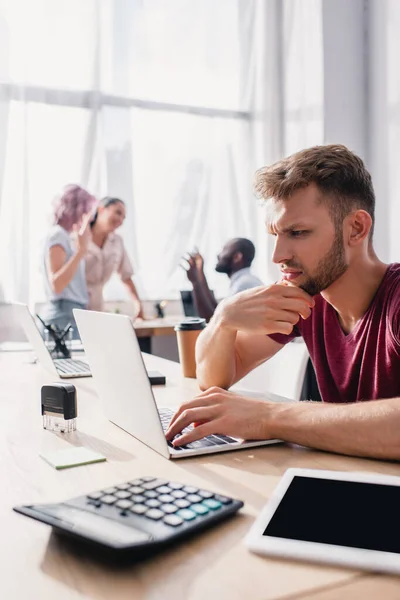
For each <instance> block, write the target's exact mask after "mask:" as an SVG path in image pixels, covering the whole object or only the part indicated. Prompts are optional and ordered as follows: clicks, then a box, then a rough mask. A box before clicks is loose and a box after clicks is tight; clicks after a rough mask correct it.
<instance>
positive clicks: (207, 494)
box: [198, 490, 214, 498]
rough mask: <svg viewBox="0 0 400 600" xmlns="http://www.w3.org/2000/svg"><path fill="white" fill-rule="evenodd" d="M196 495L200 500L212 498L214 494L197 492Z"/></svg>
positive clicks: (206, 491) (203, 491) (204, 491)
mask: <svg viewBox="0 0 400 600" xmlns="http://www.w3.org/2000/svg"><path fill="white" fill-rule="evenodd" d="M198 494H199V496H201V497H202V498H213V496H214V494H213V493H212V492H209V491H208V490H199V491H198Z"/></svg>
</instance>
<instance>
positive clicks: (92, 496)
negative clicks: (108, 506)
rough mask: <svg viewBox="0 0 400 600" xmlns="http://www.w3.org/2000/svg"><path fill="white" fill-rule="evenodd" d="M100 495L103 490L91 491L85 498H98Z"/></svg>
mask: <svg viewBox="0 0 400 600" xmlns="http://www.w3.org/2000/svg"><path fill="white" fill-rule="evenodd" d="M102 496H103V492H92V493H91V494H88V495H87V498H89V500H99V499H100V498H101V497H102Z"/></svg>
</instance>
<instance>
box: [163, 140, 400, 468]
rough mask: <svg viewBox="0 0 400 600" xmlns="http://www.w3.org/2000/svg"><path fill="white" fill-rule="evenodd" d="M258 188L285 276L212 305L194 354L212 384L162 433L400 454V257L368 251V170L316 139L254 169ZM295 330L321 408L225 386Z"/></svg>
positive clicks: (202, 376) (202, 378)
mask: <svg viewBox="0 0 400 600" xmlns="http://www.w3.org/2000/svg"><path fill="white" fill-rule="evenodd" d="M256 191H257V193H258V195H259V196H260V197H261V198H263V199H264V200H265V202H266V208H267V211H266V215H267V217H266V224H267V228H268V231H269V233H270V234H272V235H273V236H275V250H274V254H273V261H274V262H275V263H276V264H277V265H279V267H280V270H281V273H282V278H281V280H280V281H279V282H278V283H277V284H274V285H271V286H269V287H258V288H254V289H252V290H248V291H245V292H242V293H240V294H238V295H236V296H234V297H232V298H227V299H226V300H224V301H223V302H221V304H219V305H218V307H217V310H216V312H215V313H214V316H213V318H212V319H211V321H210V323H209V325H208V327H207V328H206V329H205V330H204V332H202V334H201V335H200V337H199V340H198V344H197V349H196V353H197V377H198V381H199V383H200V386H201V388H202V389H205V390H207V391H205V392H204V393H202V394H200V395H199V396H198V397H197V398H195V399H194V400H191V401H189V402H185V403H184V404H183V405H182V406H181V408H180V409H179V410H178V412H177V413H176V414H175V416H174V417H173V419H172V421H171V424H170V427H169V430H168V431H167V438H168V439H172V438H173V437H174V436H175V435H176V434H177V433H179V432H181V431H182V430H183V429H184V428H185V427H186V426H187V425H189V424H190V423H195V424H196V427H195V428H194V429H193V430H192V431H190V432H188V433H185V434H183V435H181V436H180V437H179V438H178V439H177V440H174V444H175V445H180V444H186V443H189V442H191V441H194V440H197V439H199V438H201V437H203V436H206V435H210V434H212V433H222V434H227V435H233V436H236V437H241V438H247V439H265V438H278V439H282V440H285V441H289V442H294V443H298V444H303V445H307V446H312V447H315V448H321V449H324V450H331V451H334V452H341V453H344V454H353V455H359V456H373V457H376V458H392V459H400V264H397V263H394V264H390V265H387V264H384V263H383V262H381V261H380V260H379V259H378V257H377V256H376V254H375V251H374V248H373V244H372V233H373V227H374V210H375V194H374V190H373V186H372V181H371V176H370V174H369V173H368V171H367V170H366V168H365V166H364V164H363V162H362V160H361V159H360V158H359V157H358V156H356V155H355V154H353V153H352V152H350V151H349V150H348V149H347V148H346V147H344V146H340V145H330V146H316V147H314V148H309V149H307V150H303V151H301V152H298V153H296V154H294V155H292V156H290V157H288V158H286V159H284V160H281V161H279V162H278V163H276V164H274V165H272V166H270V167H265V168H263V169H260V170H259V171H258V172H257V175H256ZM297 335H302V336H303V338H304V340H305V343H306V344H307V347H308V350H309V352H310V356H311V359H312V361H313V364H314V368H315V372H316V376H317V380H318V385H319V388H320V391H321V396H322V400H323V402H322V403H315V402H293V403H283V404H278V403H273V402H264V401H257V400H254V399H250V398H246V397H243V396H238V395H237V394H233V393H232V392H229V391H226V389H227V388H229V387H230V386H231V385H233V384H234V383H235V382H236V381H238V380H240V379H241V378H242V377H244V375H246V374H247V373H248V372H249V371H251V370H252V369H254V368H255V367H257V366H258V365H260V364H261V363H263V362H264V361H266V360H268V359H269V358H271V356H273V355H274V354H276V352H278V351H279V350H280V349H281V348H282V347H283V344H285V343H287V342H289V341H290V340H291V339H292V338H293V337H295V336H297ZM288 377H290V364H288ZM368 400H374V402H366V401H368Z"/></svg>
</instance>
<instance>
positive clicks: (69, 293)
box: [41, 185, 96, 338]
mask: <svg viewBox="0 0 400 600" xmlns="http://www.w3.org/2000/svg"><path fill="white" fill-rule="evenodd" d="M95 203H96V199H95V197H94V196H92V195H91V194H89V192H87V191H86V190H84V189H83V188H81V187H80V186H79V185H67V186H66V187H65V188H64V190H63V193H62V195H61V196H60V197H58V198H57V199H56V201H55V205H54V225H53V227H52V228H51V230H50V232H49V233H48V235H47V237H46V240H45V245H44V254H43V273H44V283H45V290H46V296H47V303H46V306H45V307H44V309H43V312H42V314H41V318H42V319H43V321H44V322H45V323H46V324H50V323H51V324H53V325H56V326H57V327H58V328H60V329H64V328H65V327H66V326H67V325H68V323H70V324H71V325H72V326H73V337H74V338H79V334H78V330H77V327H76V323H75V319H74V315H73V312H72V309H73V308H87V304H88V300H89V298H88V292H87V287H86V277H85V261H84V260H83V259H84V258H85V256H86V254H87V250H88V245H89V241H90V238H91V233H90V220H91V218H92V211H93V208H94V205H95Z"/></svg>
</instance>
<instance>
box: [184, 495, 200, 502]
mask: <svg viewBox="0 0 400 600" xmlns="http://www.w3.org/2000/svg"><path fill="white" fill-rule="evenodd" d="M186 500H189V502H192V503H193V504H197V503H198V502H201V501H202V498H201V496H199V495H198V494H189V495H188V496H186Z"/></svg>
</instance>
